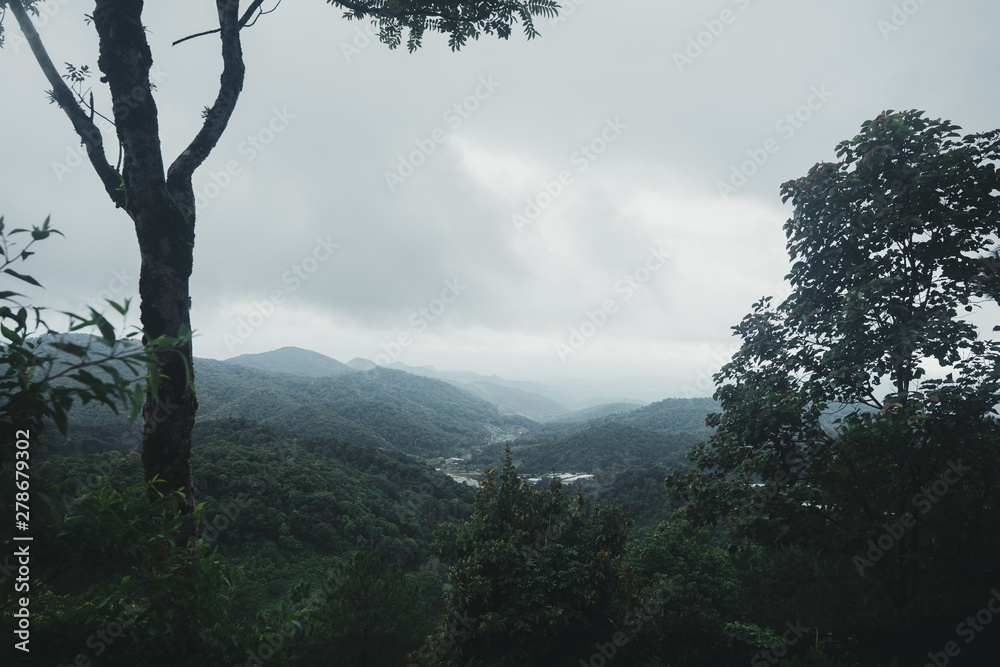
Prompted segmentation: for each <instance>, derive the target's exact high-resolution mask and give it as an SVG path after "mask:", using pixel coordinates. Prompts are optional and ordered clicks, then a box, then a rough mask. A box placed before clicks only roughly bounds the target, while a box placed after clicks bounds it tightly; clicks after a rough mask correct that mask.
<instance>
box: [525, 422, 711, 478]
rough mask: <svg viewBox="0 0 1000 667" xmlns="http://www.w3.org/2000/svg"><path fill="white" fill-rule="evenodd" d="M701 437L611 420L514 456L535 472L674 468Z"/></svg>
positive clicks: (682, 460)
mask: <svg viewBox="0 0 1000 667" xmlns="http://www.w3.org/2000/svg"><path fill="white" fill-rule="evenodd" d="M699 440H700V438H699V437H698V436H695V435H692V434H690V433H658V432H655V431H650V430H646V429H641V428H636V427H635V426H629V425H627V424H622V423H616V422H611V423H608V424H600V425H595V426H590V427H588V428H586V429H584V430H582V431H578V432H576V433H572V434H570V435H567V436H564V437H561V438H556V439H553V440H548V441H545V442H542V443H541V444H537V445H525V446H521V447H518V448H517V449H515V450H514V456H515V461H516V462H517V464H518V470H519V471H520V472H522V473H529V474H536V475H537V474H542V473H546V472H549V471H550V470H552V469H553V468H554V469H555V470H557V471H560V472H585V473H591V472H594V471H595V470H597V469H606V468H610V467H611V466H614V465H626V466H628V465H645V464H647V463H662V464H664V465H665V466H667V467H668V468H674V467H684V466H685V465H687V462H686V461H685V459H684V455H685V454H686V453H687V451H688V450H689V449H691V447H692V446H694V445H695V444H696V443H697V442H698V441H699Z"/></svg>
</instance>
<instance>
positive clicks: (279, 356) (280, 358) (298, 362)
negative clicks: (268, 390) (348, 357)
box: [226, 347, 356, 377]
mask: <svg viewBox="0 0 1000 667" xmlns="http://www.w3.org/2000/svg"><path fill="white" fill-rule="evenodd" d="M226 362H227V363H230V364H239V365H240V366H249V367H250V368H257V369H260V370H262V371H270V372H272V373H291V374H292V375H304V376H307V377H326V376H330V375H341V374H343V373H354V372H356V369H354V368H352V367H350V366H348V365H347V364H342V363H340V362H339V361H337V360H336V359H332V358H330V357H328V356H326V355H324V354H320V353H319V352H313V351H311V350H303V349H302V348H300V347H282V348H279V349H277V350H271V351H270V352H261V353H260V354H241V355H240V356H238V357H232V358H230V359H226Z"/></svg>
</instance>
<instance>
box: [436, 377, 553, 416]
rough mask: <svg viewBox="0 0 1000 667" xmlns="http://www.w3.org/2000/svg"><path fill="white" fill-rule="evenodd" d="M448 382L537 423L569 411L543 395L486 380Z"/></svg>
mask: <svg viewBox="0 0 1000 667" xmlns="http://www.w3.org/2000/svg"><path fill="white" fill-rule="evenodd" d="M447 382H449V383H450V384H452V385H453V386H455V387H458V388H459V389H462V390H464V391H467V392H469V393H471V394H474V395H476V396H478V397H479V398H481V399H483V400H484V401H488V402H490V403H492V404H493V405H496V406H497V407H498V408H500V410H501V411H503V412H511V413H514V414H519V415H524V416H525V417H529V418H531V419H533V420H535V421H544V420H546V419H549V418H551V417H553V416H555V415H559V414H563V413H565V412H566V410H567V409H568V407H567V406H565V405H563V404H562V403H558V402H556V401H553V400H552V399H551V398H547V397H545V396H542V395H541V394H535V393H532V392H529V391H523V390H521V389H514V388H512V387H505V386H503V385H499V384H494V383H492V382H489V381H486V380H477V381H475V382H458V381H455V380H447Z"/></svg>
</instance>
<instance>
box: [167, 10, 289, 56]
mask: <svg viewBox="0 0 1000 667" xmlns="http://www.w3.org/2000/svg"><path fill="white" fill-rule="evenodd" d="M262 4H264V0H254V1H253V2H252V3H250V6H249V7H247V10H246V11H245V12H243V16H242V17H240V29H243V28H245V27H246V26H247V25H253V23H250V19H251V18H252V17H253V13H254V11H256V10H258V9H260V6H261V5H262ZM280 4H281V0H278V4H276V5H275V6H274V8H273V9H269V10H267V11H266V12H265V11H261V12H260V13H261V15H263V14H270V13H271V12H273V11H274V10H275V9H277V8H278V5H280ZM254 22H256V19H254ZM220 30H222V28H213V29H211V30H206V31H204V32H196V33H195V34H193V35H188V36H187V37H181V38H180V39H178V40H177V41H176V42H172V43H171V44H170V46H177V45H178V44H180V43H181V42H186V41H188V40H189V39H194V38H195V37H204V36H205V35H214V34H215V33H217V32H219V31H220Z"/></svg>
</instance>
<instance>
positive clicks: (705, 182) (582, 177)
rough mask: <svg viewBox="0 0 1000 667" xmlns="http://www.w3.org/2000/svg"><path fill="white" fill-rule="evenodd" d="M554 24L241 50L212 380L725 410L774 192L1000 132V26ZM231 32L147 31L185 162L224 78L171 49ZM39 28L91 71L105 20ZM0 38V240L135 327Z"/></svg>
mask: <svg viewBox="0 0 1000 667" xmlns="http://www.w3.org/2000/svg"><path fill="white" fill-rule="evenodd" d="M562 4H563V10H562V12H561V16H560V17H559V18H558V19H557V20H551V19H547V18H539V19H538V20H537V26H536V27H537V28H538V30H539V32H540V33H541V35H540V37H538V38H536V39H533V40H526V39H525V38H524V35H523V33H521V32H520V31H519V30H518V29H515V32H514V34H513V35H512V36H511V38H510V39H509V40H506V41H505V40H499V39H496V38H495V37H490V36H483V37H482V38H480V39H479V40H478V41H475V42H472V43H470V44H469V45H468V46H467V47H465V48H463V49H462V50H461V51H459V52H457V53H456V52H451V51H450V50H449V49H448V46H447V42H446V39H445V38H444V37H441V36H431V35H428V36H427V38H426V39H425V44H424V46H423V47H422V48H421V49H419V50H418V51H416V52H415V53H412V54H411V53H407V51H406V49H405V48H400V49H396V50H390V49H389V48H388V47H386V46H385V45H383V44H381V43H379V42H378V40H377V39H375V38H373V36H372V35H373V32H372V30H371V28H370V26H369V25H368V24H366V23H359V22H348V21H346V20H345V19H344V18H343V17H342V10H340V9H338V8H335V7H332V6H330V5H329V4H328V3H325V2H320V1H318V0H314V1H312V2H284V3H281V4H280V6H278V7H277V10H276V11H274V12H273V13H270V14H267V15H266V16H262V17H261V18H260V19H259V20H258V21H257V23H256V24H255V25H254V26H253V27H251V28H247V29H246V30H244V33H243V48H244V55H245V62H246V66H247V76H246V83H245V86H244V91H243V94H242V96H241V98H240V101H239V104H238V106H237V110H236V112H235V115H234V117H233V119H232V121H231V123H230V126H229V128H228V129H227V131H226V133H225V135H224V136H223V139H222V140H221V141H220V143H219V145H218V146H217V147H216V149H215V151H214V152H213V154H212V155H211V157H210V158H209V160H208V161H207V162H206V163H205V165H204V166H202V167H201V169H200V170H199V171H197V172H196V174H195V189H196V192H197V193H198V214H197V215H198V220H197V228H196V245H195V269H194V275H193V276H192V280H191V292H192V313H191V316H192V323H193V327H194V329H195V332H196V336H197V337H196V338H195V343H194V345H195V355H196V356H198V357H209V358H216V359H225V358H228V357H232V356H235V355H239V354H246V353H257V352H263V351H267V350H271V349H275V348H279V347H283V346H286V345H293V346H297V347H302V348H306V349H310V350H315V351H317V352H321V353H323V354H326V355H329V356H332V357H334V358H336V359H338V360H340V361H345V362H346V361H349V360H350V359H352V358H354V357H362V358H366V359H371V360H374V361H376V362H377V363H391V362H394V361H399V362H403V363H406V364H410V365H415V366H420V365H433V366H435V367H436V368H439V369H455V370H472V371H476V372H479V373H484V374H493V373H497V374H500V375H502V376H503V377H505V378H508V379H531V380H552V379H555V378H560V379H562V381H571V380H574V379H579V380H580V381H583V380H586V381H588V382H599V381H600V380H601V378H608V382H609V383H611V378H621V377H623V376H645V379H644V380H643V381H644V382H646V383H647V384H648V382H649V381H650V378H654V379H655V381H656V382H659V383H660V384H658V385H657V386H659V387H662V388H663V393H664V395H665V396H666V395H677V396H691V395H709V394H711V393H712V384H711V375H712V374H713V373H714V372H715V371H716V370H717V369H718V368H719V366H720V365H721V364H722V363H724V362H725V361H726V360H727V359H728V358H729V356H730V355H731V354H732V352H733V351H734V349H735V339H734V338H733V337H732V335H731V334H732V331H731V329H730V327H732V326H733V325H734V324H736V323H737V322H738V321H739V320H740V319H741V318H742V317H743V316H744V315H745V314H746V313H748V312H749V311H750V308H751V305H752V304H753V303H754V302H755V301H756V300H757V299H759V298H760V297H762V296H765V295H773V296H775V297H777V298H779V299H780V298H782V297H783V296H785V295H786V294H787V286H786V284H785V283H784V282H783V277H784V275H785V274H786V273H787V272H788V269H789V264H788V259H787V254H786V252H785V238H784V233H783V231H782V225H783V223H784V221H785V220H786V219H787V218H788V217H789V216H790V215H791V210H790V207H789V206H785V205H782V203H781V200H780V195H779V189H780V185H781V183H783V182H785V181H787V180H789V179H792V178H798V177H800V176H804V175H805V174H806V172H807V171H808V169H809V167H810V166H812V165H813V164H815V163H816V162H820V161H831V160H834V159H835V153H834V150H835V147H836V145H837V144H838V143H839V142H840V141H842V140H844V139H848V138H851V137H853V136H854V135H855V134H857V132H858V131H859V129H860V125H861V123H862V122H864V121H865V120H867V119H870V118H874V117H875V116H877V115H878V114H879V113H880V112H881V111H883V110H886V109H912V108H916V109H923V110H925V111H926V112H927V114H928V115H929V116H930V117H933V118H939V117H940V118H946V119H950V120H952V121H954V122H956V123H958V124H959V125H961V126H962V127H963V128H965V129H966V130H968V131H970V132H976V131H985V130H990V129H994V128H996V127H1000V117H998V112H997V109H1000V85H998V83H1000V82H998V78H1000V63H998V55H1000V49H998V47H997V46H996V44H995V28H996V26H998V25H1000V4H998V3H995V2H992V1H990V0H950V1H949V2H944V0H919V1H918V0H906V1H897V2H883V1H876V0H843V1H841V2H836V3H833V2H801V1H791V0H789V1H785V2H781V1H774V2H763V1H761V0H711V1H698V2H694V1H688V2H663V1H662V0H630V1H627V2H622V1H619V2H611V1H610V0H565V1H564V2H563V3H562ZM212 6H213V3H209V2H193V1H192V0H172V2H170V3H147V8H146V13H145V23H146V25H147V28H148V34H149V39H150V43H151V46H152V49H153V58H154V69H153V76H154V81H155V83H156V92H155V99H156V102H157V105H158V109H159V120H160V127H161V139H162V145H163V150H164V155H165V158H166V159H167V160H168V161H170V160H172V159H173V158H174V157H175V156H176V155H177V153H179V152H180V151H181V150H182V149H183V147H184V146H185V145H186V144H187V143H188V142H189V141H190V139H191V137H193V135H194V133H195V132H196V131H197V128H198V125H199V122H200V118H201V116H200V112H201V109H202V108H203V107H205V106H206V105H208V104H210V103H211V102H212V100H214V97H215V94H216V87H217V85H218V76H219V73H220V72H221V59H220V57H219V45H218V40H217V38H216V37H215V36H206V37H200V38H197V39H194V40H190V41H187V42H185V43H183V44H180V45H177V46H171V44H170V43H171V42H172V41H173V40H176V39H179V38H181V37H184V36H186V35H189V34H192V33H195V32H200V31H202V30H206V29H209V28H211V27H213V25H214V23H213V22H214V16H213V11H212ZM39 8H40V9H41V11H42V13H41V16H39V17H38V18H37V19H36V25H37V26H38V28H39V32H40V33H41V35H42V38H43V40H44V41H45V43H46V45H47V47H48V49H49V52H50V55H51V57H52V59H53V61H55V62H56V63H63V62H70V63H73V64H74V65H78V66H79V65H85V64H87V65H89V66H90V67H91V69H92V70H95V71H96V69H97V67H96V64H97V44H96V35H95V33H94V31H93V28H92V27H90V26H88V25H86V24H85V22H84V18H83V16H84V14H86V13H89V12H91V11H93V3H88V2H83V1H82V0H47V2H43V3H41V4H40V5H39ZM5 26H6V28H7V45H6V47H5V48H4V49H3V50H2V51H0V81H2V82H3V90H4V104H2V105H0V125H2V127H3V128H4V130H3V132H2V135H0V214H2V215H4V216H5V217H6V223H7V225H8V227H15V226H17V227H25V226H29V225H32V224H40V223H41V221H42V220H43V219H44V218H45V217H46V216H51V219H52V224H53V226H54V227H56V228H58V229H60V230H61V231H62V232H63V233H64V234H65V236H66V238H58V237H56V238H54V239H53V240H49V241H46V242H45V243H44V245H41V246H40V247H39V250H40V252H39V254H38V255H36V256H34V257H32V258H31V259H30V264H26V265H25V266H24V267H23V268H24V270H25V271H26V272H28V273H31V274H32V275H34V276H35V277H36V278H38V279H39V280H40V281H41V282H42V283H43V284H44V286H45V290H44V291H37V290H36V291H31V290H29V292H28V295H29V297H30V298H31V299H32V300H33V301H34V302H37V303H43V304H44V305H46V306H49V307H51V308H54V309H57V310H77V311H79V310H82V309H83V308H85V307H86V306H88V305H93V306H100V305H101V304H102V303H103V300H104V299H105V298H108V297H110V298H113V299H115V300H119V301H120V300H122V299H125V298H133V299H135V300H136V302H137V292H138V272H139V256H138V248H137V244H136V241H135V236H134V231H133V228H132V225H131V222H130V221H129V219H128V218H127V216H126V215H125V214H124V213H123V212H122V211H120V210H116V209H115V208H114V207H113V205H112V204H111V203H110V201H109V200H108V198H107V196H106V195H105V194H104V193H103V191H102V189H101V187H100V183H99V181H98V179H97V177H96V175H95V174H94V173H93V171H92V169H91V168H90V166H89V164H88V163H87V162H86V160H81V158H80V155H81V150H82V149H81V147H80V145H79V141H78V140H76V139H75V137H74V135H73V132H72V130H71V128H70V125H69V123H68V121H67V120H66V118H65V117H64V116H62V114H61V112H60V111H59V109H58V108H57V107H55V106H54V105H50V104H48V103H47V100H46V95H45V92H44V91H45V89H46V88H47V87H48V86H47V85H46V83H45V80H44V78H43V76H42V74H41V71H40V70H39V68H38V66H37V65H36V63H35V62H34V60H33V58H32V56H31V54H30V51H29V49H28V48H27V46H26V45H25V44H24V42H23V40H21V39H19V35H18V31H17V27H16V24H15V22H14V21H13V17H12V16H7V17H6V19H5ZM91 83H93V85H94V90H95V95H96V99H97V100H98V104H100V103H101V99H102V94H104V100H105V103H106V102H107V97H106V94H105V93H104V91H102V90H101V85H100V84H99V83H98V82H97V81H92V82H91ZM104 130H105V145H106V146H110V147H111V148H110V149H109V150H111V151H114V150H115V147H116V144H115V142H114V139H113V132H111V131H109V130H110V128H107V127H105V128H104ZM111 161H112V163H113V162H114V161H115V157H114V155H111ZM29 269H30V270H29ZM137 313H138V310H137V309H136V312H135V315H134V316H133V317H132V318H131V319H130V320H129V322H130V323H131V324H138V315H137Z"/></svg>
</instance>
